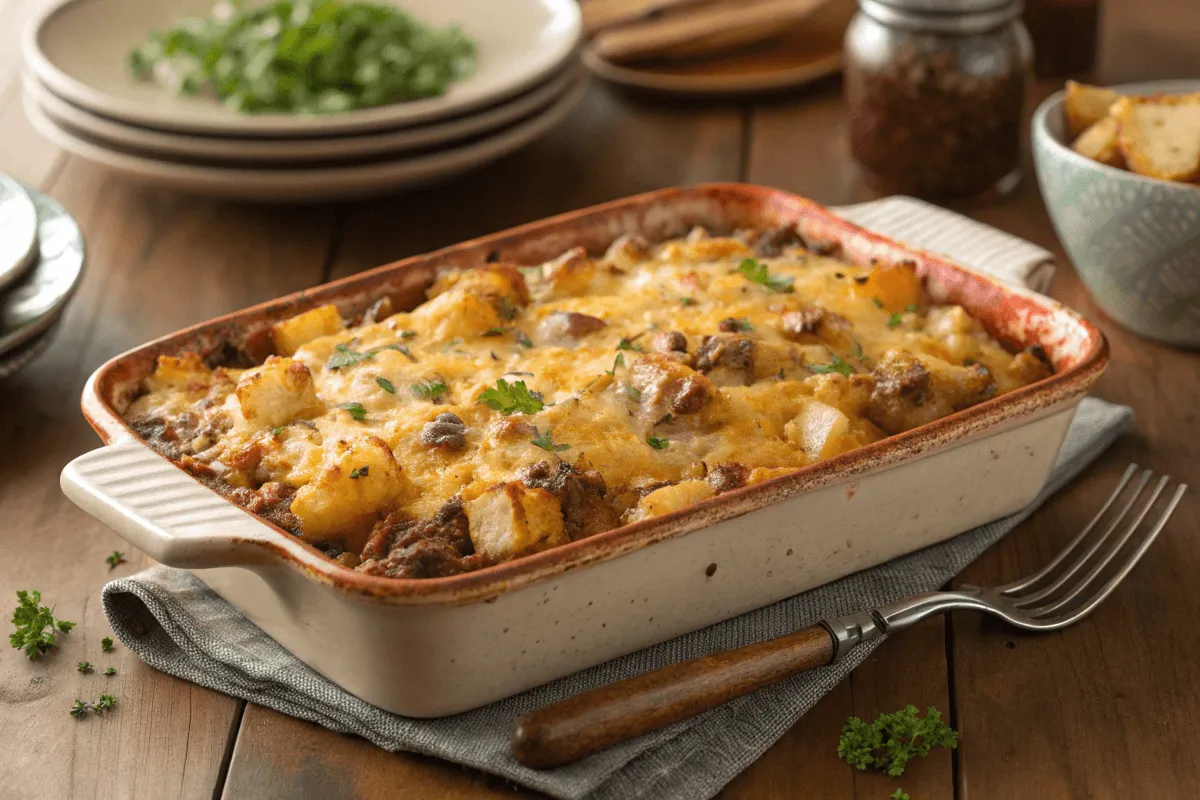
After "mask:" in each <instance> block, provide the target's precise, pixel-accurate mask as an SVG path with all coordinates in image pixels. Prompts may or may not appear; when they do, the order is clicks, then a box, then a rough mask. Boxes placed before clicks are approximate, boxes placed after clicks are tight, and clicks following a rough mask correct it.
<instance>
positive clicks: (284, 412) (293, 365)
mask: <svg viewBox="0 0 1200 800" xmlns="http://www.w3.org/2000/svg"><path fill="white" fill-rule="evenodd" d="M234 392H235V393H236V394H237V398H238V404H239V405H240V406H241V408H242V416H243V417H245V418H246V421H247V422H249V423H251V424H252V425H257V426H261V427H264V428H277V427H279V426H280V425H286V424H287V423H289V422H291V421H292V420H295V419H300V418H302V417H313V416H316V415H318V414H321V413H322V412H324V410H325V406H324V405H323V404H322V403H321V401H320V400H319V399H317V393H316V391H315V389H314V388H313V377H312V373H311V372H310V371H309V369H308V367H307V366H305V365H304V364H303V363H302V362H300V361H293V360H292V359H290V358H280V357H279V356H271V357H270V358H268V359H267V363H265V364H263V365H262V366H261V367H259V368H258V369H254V370H247V371H246V372H245V373H243V375H242V378H241V380H239V381H238V384H237V388H236V389H235V390H234Z"/></svg>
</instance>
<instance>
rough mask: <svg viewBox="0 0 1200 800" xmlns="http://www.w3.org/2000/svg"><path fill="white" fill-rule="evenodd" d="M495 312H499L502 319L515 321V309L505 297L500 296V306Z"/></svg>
mask: <svg viewBox="0 0 1200 800" xmlns="http://www.w3.org/2000/svg"><path fill="white" fill-rule="evenodd" d="M496 310H497V311H498V312H500V316H502V317H504V319H515V318H516V316H517V307H516V306H514V305H513V302H512V300H509V299H508V297H506V296H505V295H501V296H500V304H499V307H498V308H497V309H496Z"/></svg>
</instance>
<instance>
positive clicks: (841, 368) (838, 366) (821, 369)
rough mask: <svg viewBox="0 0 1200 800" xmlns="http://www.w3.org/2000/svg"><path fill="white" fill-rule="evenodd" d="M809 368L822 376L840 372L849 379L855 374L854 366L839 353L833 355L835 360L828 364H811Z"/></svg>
mask: <svg viewBox="0 0 1200 800" xmlns="http://www.w3.org/2000/svg"><path fill="white" fill-rule="evenodd" d="M808 368H809V369H810V370H812V371H813V372H816V373H818V374H821V375H824V374H827V373H830V372H838V373H841V374H842V375H845V376H846V377H847V378H849V377H850V376H851V375H853V374H854V365H853V364H851V363H850V362H849V361H847V360H846V359H844V358H842V357H841V356H839V355H838V354H837V353H834V354H833V359H832V360H831V361H830V362H829V363H828V364H809V365H808Z"/></svg>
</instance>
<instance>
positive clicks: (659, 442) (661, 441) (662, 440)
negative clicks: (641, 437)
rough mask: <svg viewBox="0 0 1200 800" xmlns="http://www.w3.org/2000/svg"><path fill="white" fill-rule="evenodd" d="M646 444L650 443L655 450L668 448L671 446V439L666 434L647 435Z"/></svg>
mask: <svg viewBox="0 0 1200 800" xmlns="http://www.w3.org/2000/svg"><path fill="white" fill-rule="evenodd" d="M646 444H648V445H650V446H651V447H653V448H654V449H655V450H666V449H667V448H668V447H670V446H671V440H670V439H668V438H667V437H665V436H647V437H646Z"/></svg>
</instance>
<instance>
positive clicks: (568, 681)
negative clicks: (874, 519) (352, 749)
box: [103, 398, 1133, 800]
mask: <svg viewBox="0 0 1200 800" xmlns="http://www.w3.org/2000/svg"><path fill="white" fill-rule="evenodd" d="M1132 418H1133V415H1132V412H1131V411H1130V409H1128V408H1126V407H1124V406H1116V405H1112V404H1109V403H1105V402H1103V401H1101V400H1096V399H1092V398H1087V399H1085V400H1084V401H1083V403H1082V404H1081V405H1080V407H1079V411H1078V413H1077V414H1076V415H1075V420H1074V421H1073V422H1072V424H1071V428H1070V432H1069V433H1068V434H1067V438H1066V442H1065V443H1064V445H1063V449H1062V452H1061V453H1060V455H1059V459H1058V463H1057V464H1055V467H1054V471H1053V473H1052V474H1051V477H1050V480H1049V482H1048V483H1047V485H1046V487H1045V489H1043V490H1042V493H1041V494H1040V495H1038V497H1037V499H1036V500H1035V501H1034V502H1033V504H1032V505H1030V506H1029V507H1028V508H1026V509H1025V510H1023V511H1020V512H1018V513H1016V514H1013V515H1012V516H1010V517H1007V518H1005V519H1002V520H998V521H996V522H992V523H990V524H988V525H984V526H982V527H979V528H976V529H975V530H972V531H968V532H967V533H964V534H962V535H960V536H958V537H956V538H954V539H951V540H949V541H947V542H944V543H942V544H939V545H935V546H933V547H929V548H926V549H925V550H921V551H919V552H916V553H913V554H911V555H908V556H905V557H903V558H899V559H896V560H895V561H892V562H889V563H887V564H885V565H883V566H880V567H876V568H874V569H870V570H866V571H864V572H860V573H857V574H855V575H851V576H849V577H847V578H843V579H842V580H840V581H837V582H835V583H831V584H828V585H826V586H822V587H820V588H818V589H813V590H812V591H809V592H805V593H804V594H801V595H798V596H796V597H792V598H790V599H788V600H784V601H782V602H779V603H776V604H774V605H771V606H768V607H766V608H762V609H759V610H758V611H753V612H751V613H749V614H744V615H742V616H740V617H736V618H734V619H731V620H727V621H725V622H722V623H719V624H717V625H713V626H711V627H708V628H704V629H703V630H699V631H696V632H694V633H690V634H688V635H686V636H681V637H679V638H678V639H674V640H672V641H669V642H665V643H663V644H660V645H657V646H655V647H651V648H648V649H646V650H642V651H640V652H637V653H632V654H630V655H627V656H624V657H622V658H618V659H614V660H613V661H609V662H607V663H605V664H601V665H599V666H596V667H593V668H591V669H588V670H584V671H583V672H580V673H577V674H575V675H569V676H567V677H565V678H562V679H560V680H557V681H554V682H553V683H549V684H546V685H545V686H540V687H538V688H536V689H532V690H530V691H528V692H525V693H523V694H520V695H517V696H516V697H511V698H508V699H507V700H502V701H500V702H498V703H493V704H492V705H489V706H485V707H484V708H480V709H477V710H475V711H471V712H468V713H465V714H459V715H458V716H454V717H447V718H444V719H435V720H423V719H410V718H408V717H401V716H398V715H396V714H391V713H388V712H386V711H383V710H381V709H379V708H376V707H375V706H372V705H370V704H369V703H366V702H364V701H362V700H360V699H359V698H357V697H355V696H354V695H351V694H349V693H348V692H346V691H344V690H342V689H341V688H339V687H338V686H336V685H334V684H333V683H331V682H330V681H328V680H327V679H326V678H324V677H322V676H321V675H319V674H317V673H316V672H314V671H313V670H311V669H309V668H308V667H307V666H305V665H304V664H303V663H302V662H301V661H299V660H298V659H296V658H295V657H294V656H293V655H292V654H291V653H289V652H287V651H286V650H284V649H283V648H282V647H281V646H279V645H278V644H277V643H276V642H275V641H274V640H273V639H271V638H270V637H268V636H267V635H266V634H264V633H263V632H262V631H261V630H259V629H258V628H257V627H255V626H254V625H253V624H252V623H251V622H249V621H248V620H247V619H246V618H245V617H243V616H242V615H241V614H239V613H238V612H237V610H236V609H234V608H233V607H232V606H231V605H229V604H228V603H226V602H225V601H224V600H222V599H221V598H220V597H218V596H217V595H216V594H215V593H213V592H212V591H211V590H209V589H208V588H207V587H206V586H205V585H204V584H203V583H201V582H200V581H199V580H198V579H196V578H194V577H192V575H191V574H190V573H188V572H185V571H183V570H178V569H170V568H167V567H154V568H152V569H149V570H146V571H145V572H142V573H139V574H137V575H134V576H133V577H131V578H123V579H120V580H116V581H113V582H111V583H109V584H108V585H107V586H105V587H104V592H103V603H104V613H105V614H106V615H107V616H108V621H109V623H110V624H111V625H112V628H113V630H114V631H115V632H116V634H117V636H118V637H119V638H120V640H121V641H122V642H123V643H124V644H125V645H126V646H128V647H129V649H130V650H133V651H134V652H135V653H137V654H138V655H139V656H141V658H142V659H143V660H145V662H146V663H147V664H149V665H150V666H152V667H155V668H156V669H159V670H162V671H163V672H166V673H169V674H171V675H175V676H177V677H180V678H184V679H185V680H189V681H192V682H193V683H198V684H200V685H201V686H207V687H209V688H212V689H216V690H217V691H220V692H225V693H226V694H231V695H233V696H235V697H241V698H243V699H246V700H251V701H253V702H255V703H259V704H261V705H264V706H267V707H269V708H273V709H275V710H276V711H280V712H282V713H284V714H290V715H291V716H294V717H299V718H301V719H306V720H311V721H313V722H316V723H318V724H320V725H324V726H325V727H326V728H329V729H330V730H334V731H339V732H343V733H354V734H357V735H359V736H362V737H364V738H366V739H369V740H370V741H372V742H374V743H375V744H377V745H379V746H380V747H383V748H386V749H388V750H407V751H412V752H417V753H424V754H428V755H433V756H437V757H439V758H444V759H447V760H450V761H455V762H458V763H460V764H465V765H468V766H471V767H475V768H477V769H481V770H485V771H487V772H491V773H494V774H496V775H501V776H503V777H505V778H509V779H511V780H513V781H516V782H517V783H521V784H524V785H526V786H529V787H532V788H535V789H540V790H541V791H543V792H546V793H548V794H551V795H553V796H555V797H560V798H583V797H588V798H637V797H646V798H656V799H657V798H680V800H683V799H684V798H686V799H687V800H695V799H696V798H709V797H712V796H713V795H715V794H716V793H717V792H718V791H720V789H721V787H722V786H724V785H725V784H726V783H728V782H729V781H730V780H731V779H732V778H733V777H734V776H735V775H737V774H738V773H739V772H741V771H742V770H743V769H745V768H746V767H747V766H749V765H750V764H751V763H752V762H753V761H754V760H755V759H757V758H758V757H759V756H760V755H762V753H763V752H764V751H765V750H766V749H767V748H768V747H770V746H771V744H772V743H773V742H775V740H776V739H778V738H779V737H780V736H782V735H783V733H784V731H786V730H787V729H788V728H789V727H791V726H792V724H793V723H795V722H796V720H797V719H799V718H800V717H801V716H802V715H803V714H804V713H805V712H806V711H808V710H809V709H810V708H812V707H813V705H814V704H815V703H816V702H817V700H819V699H820V698H821V696H822V695H824V694H825V693H826V692H828V691H829V690H830V689H831V688H833V686H834V685H835V684H837V682H838V681H840V680H842V679H843V678H845V677H846V676H847V675H848V674H849V673H850V671H851V670H852V669H854V668H855V667H856V666H857V665H858V664H859V663H861V662H862V660H863V659H865V658H866V657H867V655H868V654H869V653H870V652H871V650H873V649H874V648H875V647H876V646H878V644H879V642H880V641H882V640H878V641H876V642H873V643H872V644H871V645H869V646H863V647H860V648H858V649H857V650H853V651H851V653H850V654H849V655H848V656H847V657H846V658H844V659H842V660H841V661H840V662H838V663H837V664H835V665H833V666H829V667H824V668H822V669H819V670H815V671H812V672H808V673H804V674H802V675H797V676H796V677H793V678H790V679H788V680H785V681H783V682H782V683H779V684H776V685H774V686H770V687H767V688H765V689H761V690H760V691H758V692H755V693H754V694H751V695H748V696H746V697H742V698H739V699H737V700H734V701H732V702H729V703H726V704H725V705H723V706H720V707H719V708H716V709H713V710H712V711H709V712H707V713H705V714H703V715H701V716H699V717H696V718H695V719H692V720H689V721H687V722H683V723H680V724H678V725H675V726H672V727H670V728H667V729H665V730H662V731H658V732H656V733H652V734H649V735H647V736H643V737H641V738H640V739H637V740H634V741H631V742H626V743H625V744H623V745H619V746H617V747H614V748H612V749H610V750H608V751H606V752H603V753H600V754H597V755H595V756H592V757H591V758H588V759H585V760H583V761H580V762H578V763H576V764H572V765H569V766H566V767H562V768H559V769H557V770H552V771H537V770H532V769H529V768H527V767H524V766H522V765H521V764H519V763H517V762H516V761H515V760H513V759H512V757H511V756H510V755H509V754H508V737H509V734H510V733H511V731H512V728H513V724H514V722H515V721H516V719H517V717H519V716H520V715H521V714H523V713H525V712H527V711H529V710H530V709H533V708H536V707H538V706H542V705H545V704H547V703H551V702H553V701H555V700H559V699H561V698H563V697H567V696H570V695H573V694H577V693H579V692H582V691H585V690H587V689H591V688H594V687H596V686H600V685H602V684H606V683H609V682H612V681H615V680H619V679H621V678H626V677H629V676H631V675H636V674H639V673H642V672H645V671H647V670H650V669H653V668H655V667H659V666H661V665H663V664H667V663H670V662H673V661H679V660H683V659H690V658H695V657H697V656H701V655H704V654H707V653H712V652H716V651H720V650H725V649H728V648H732V647H739V646H741V645H745V644H750V643H752V642H757V641H761V640H764V639H769V638H772V637H775V636H781V635H783V634H785V633H789V632H791V631H794V630H798V629H800V628H803V627H806V626H808V625H811V624H813V623H814V622H817V621H818V620H821V619H824V618H826V617H831V616H839V615H844V614H848V613H852V612H855V611H861V610H863V609H868V608H873V607H876V606H879V605H882V604H884V603H889V602H893V601H895V600H899V599H901V598H904V597H906V596H908V595H911V594H916V593H918V592H927V591H931V590H934V589H937V588H938V587H939V586H942V585H943V584H945V583H946V582H947V581H948V580H949V579H950V578H951V577H952V576H954V575H955V574H956V573H957V572H958V571H959V570H961V569H962V568H963V567H965V566H966V565H967V564H969V563H970V562H971V561H973V560H974V559H975V558H976V557H977V556H978V555H979V554H980V553H982V552H983V551H984V550H986V549H987V548H988V547H990V546H991V545H992V544H993V543H995V542H996V541H997V540H999V539H1000V538H1001V537H1003V536H1004V535H1005V534H1006V533H1008V532H1009V531H1010V530H1012V529H1013V528H1015V527H1016V526H1017V525H1018V524H1020V523H1021V522H1022V521H1024V520H1025V519H1026V518H1028V517H1029V515H1030V514H1032V513H1033V511H1034V509H1036V508H1037V507H1038V506H1040V505H1041V504H1042V502H1043V501H1045V499H1046V498H1048V497H1049V496H1050V495H1052V494H1054V493H1055V492H1056V491H1058V490H1059V489H1060V488H1061V487H1062V486H1063V485H1065V484H1066V483H1067V482H1068V481H1069V480H1071V479H1072V478H1073V477H1075V476H1076V475H1077V474H1079V472H1080V471H1082V470H1083V468H1084V467H1086V466H1087V465H1088V464H1090V463H1091V462H1092V461H1093V460H1094V459H1095V458H1096V457H1097V456H1098V455H1099V454H1100V453H1101V452H1102V451H1103V450H1104V449H1105V448H1107V447H1108V446H1109V445H1110V444H1112V442H1113V441H1114V440H1115V439H1116V438H1117V436H1118V435H1119V434H1120V433H1121V432H1122V431H1124V430H1125V429H1126V428H1128V427H1129V425H1130V423H1131V421H1132ZM1014 577H1015V576H1014ZM836 734H837V731H833V730H831V731H830V732H829V737H830V739H829V746H830V748H833V747H834V746H835V742H836Z"/></svg>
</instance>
